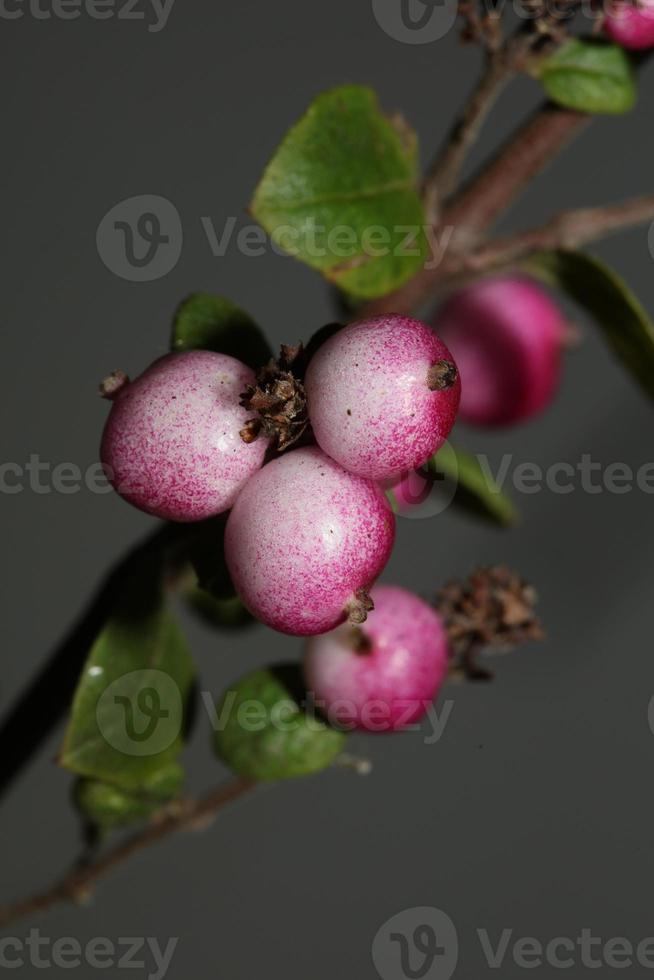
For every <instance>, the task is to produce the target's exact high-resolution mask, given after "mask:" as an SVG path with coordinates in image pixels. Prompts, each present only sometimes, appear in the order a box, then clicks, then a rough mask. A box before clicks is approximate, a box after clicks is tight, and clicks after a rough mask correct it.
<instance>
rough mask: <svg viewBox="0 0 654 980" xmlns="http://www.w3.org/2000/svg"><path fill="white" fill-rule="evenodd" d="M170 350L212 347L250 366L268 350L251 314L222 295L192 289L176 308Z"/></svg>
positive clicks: (260, 361)
mask: <svg viewBox="0 0 654 980" xmlns="http://www.w3.org/2000/svg"><path fill="white" fill-rule="evenodd" d="M170 349H171V350H173V351H187V350H212V351H216V352H217V353H218V354H229V355H230V356H231V357H236V358H238V359H239V360H240V361H243V363H244V364H247V365H248V366H249V367H251V368H252V369H253V370H256V369H257V368H259V367H261V366H262V365H263V364H266V363H267V362H268V361H269V359H270V357H271V356H272V351H271V350H270V347H269V345H268V342H267V340H266V338H265V337H264V335H263V334H262V332H261V330H260V329H259V327H258V326H257V324H256V323H255V322H254V320H253V319H252V317H251V316H250V315H249V314H248V313H246V312H245V311H244V310H242V309H241V308H240V307H239V306H237V305H236V303H232V301H231V300H230V299H227V298H226V297H225V296H212V295H210V294H209V293H193V295H192V296H189V297H188V298H187V299H185V300H184V301H183V302H182V303H181V304H180V305H179V306H178V308H177V311H176V313H175V319H174V321H173V333H172V338H171V342H170Z"/></svg>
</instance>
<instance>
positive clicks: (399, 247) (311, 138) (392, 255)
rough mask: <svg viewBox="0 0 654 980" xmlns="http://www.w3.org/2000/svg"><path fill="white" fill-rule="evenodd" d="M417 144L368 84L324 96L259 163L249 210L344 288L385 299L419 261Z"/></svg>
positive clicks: (421, 250) (287, 247) (421, 247)
mask: <svg viewBox="0 0 654 980" xmlns="http://www.w3.org/2000/svg"><path fill="white" fill-rule="evenodd" d="M416 146H417V142H416V138H415V134H414V133H413V132H412V131H410V130H409V128H408V127H407V125H406V123H403V122H402V121H400V120H390V119H388V118H387V117H386V116H384V115H383V114H382V112H381V111H380V109H379V105H378V103H377V98H376V96H375V94H374V92H373V91H372V90H371V89H368V88H365V87H362V86H358V85H347V86H343V87H341V88H337V89H333V90H331V91H329V92H325V93H323V94H322V95H319V96H318V97H317V98H316V99H315V100H314V101H313V102H312V104H311V105H310V107H309V109H308V111H307V112H306V113H305V115H304V116H302V118H301V119H300V120H299V122H298V123H296V125H295V126H294V127H293V128H292V129H291V130H290V131H289V133H288V134H287V135H286V137H285V139H284V141H283V142H282V144H281V146H280V147H279V148H278V149H277V151H276V153H275V155H274V156H273V158H272V160H271V161H270V163H269V164H268V166H267V167H266V170H265V171H264V174H263V177H262V179H261V182H260V183H259V185H258V187H257V189H256V191H255V195H254V200H253V202H252V205H251V209H252V213H253V215H254V216H255V218H256V219H257V220H258V221H259V222H260V223H261V224H262V225H263V227H264V228H265V229H266V231H267V232H268V233H269V234H270V235H271V237H272V238H273V240H274V241H275V242H276V243H277V244H278V245H279V246H281V247H282V248H283V249H284V250H285V251H287V252H289V253H290V254H293V255H295V256H296V257H297V258H298V259H300V260H301V261H303V262H306V263H307V264H308V265H310V266H311V267H312V268H313V269H317V270H318V271H319V272H321V273H322V274H323V275H324V276H325V277H326V278H327V279H328V280H330V281H331V282H333V283H335V284H337V285H338V286H339V287H340V288H341V289H343V290H345V291H346V292H348V293H351V294H352V295H354V296H359V297H362V298H373V297H375V296H382V295H384V294H385V293H388V292H390V291H391V290H392V289H394V288H395V287H397V286H399V285H400V284H401V283H403V282H405V281H406V280H407V279H410V278H411V277H412V276H413V275H414V274H415V273H416V272H417V271H418V269H419V268H420V267H421V265H422V263H423V261H424V256H425V252H426V242H425V235H424V228H423V225H424V223H425V218H424V213H423V207H422V203H421V201H420V197H419V194H418V191H417V184H418V175H417V153H416ZM375 230H376V231H375Z"/></svg>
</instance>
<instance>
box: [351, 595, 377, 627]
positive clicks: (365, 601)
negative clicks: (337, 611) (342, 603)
mask: <svg viewBox="0 0 654 980" xmlns="http://www.w3.org/2000/svg"><path fill="white" fill-rule="evenodd" d="M374 608H375V604H374V602H373V601H372V599H371V598H370V595H369V594H368V592H366V590H365V589H357V590H356V592H355V593H354V596H353V597H352V599H351V600H350V601H349V602H348V604H347V606H346V611H347V618H348V622H349V623H351V624H352V626H360V625H361V623H365V621H366V619H367V618H368V613H369V612H371V611H372V610H373V609H374Z"/></svg>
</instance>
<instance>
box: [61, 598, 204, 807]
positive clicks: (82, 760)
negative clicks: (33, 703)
mask: <svg viewBox="0 0 654 980" xmlns="http://www.w3.org/2000/svg"><path fill="white" fill-rule="evenodd" d="M142 587H143V586H142ZM193 676H194V672H193V665H192V662H191V658H190V655H189V651H188V648H187V646H186V642H185V640H184V637H183V635H182V633H181V631H180V629H179V627H178V626H177V623H176V621H175V619H174V618H173V616H172V614H171V613H170V611H169V610H168V609H167V608H166V606H165V604H164V602H163V598H162V596H161V593H160V592H159V589H158V583H157V588H156V589H155V587H154V585H153V586H152V587H151V588H148V591H147V593H145V594H144V593H143V592H141V591H139V590H138V589H137V587H136V585H135V586H134V588H133V589H132V590H128V593H127V596H126V597H125V598H124V600H123V602H122V603H121V604H120V606H119V607H118V608H117V609H115V611H114V614H113V616H112V617H111V618H110V620H109V621H108V622H107V624H106V626H105V627H104V629H103V630H102V632H101V633H100V635H99V636H98V638H97V639H96V641H95V643H94V644H93V647H92V649H91V652H90V654H89V657H88V660H87V662H86V664H85V666H84V670H83V671H82V675H81V678H80V681H79V683H78V686H77V691H76V692H75V697H74V700H73V707H72V715H71V719H70V722H69V725H68V729H67V731H66V734H65V737H64V743H63V747H62V750H61V755H60V762H61V765H63V766H64V767H65V768H67V769H70V770H72V771H73V772H75V773H77V774H79V775H82V776H90V777H93V778H94V779H99V780H101V781H103V782H108V783H111V784H113V785H115V786H118V787H121V788H123V789H127V790H138V789H139V787H142V786H143V784H144V783H145V782H146V781H147V780H148V779H151V778H154V777H155V774H156V773H158V772H159V771H160V770H162V769H165V768H167V767H168V766H170V764H171V763H172V762H173V761H174V760H175V759H176V757H177V755H178V754H179V751H180V749H181V747H182V743H183V734H184V727H185V723H186V708H187V705H188V702H189V698H190V694H191V691H192V685H193Z"/></svg>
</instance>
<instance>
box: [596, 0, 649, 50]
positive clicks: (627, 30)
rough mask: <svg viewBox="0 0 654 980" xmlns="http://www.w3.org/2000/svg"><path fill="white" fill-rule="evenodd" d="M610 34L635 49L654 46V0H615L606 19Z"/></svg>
mask: <svg viewBox="0 0 654 980" xmlns="http://www.w3.org/2000/svg"><path fill="white" fill-rule="evenodd" d="M604 30H605V31H606V33H607V34H608V36H609V37H610V38H611V39H612V40H613V41H616V42H617V43H618V44H621V45H622V47H623V48H630V49H631V50H634V51H639V50H642V49H643V48H651V47H654V0H634V2H625V0H623V2H613V3H612V4H611V5H610V6H609V9H608V12H607V15H606V19H605V21H604Z"/></svg>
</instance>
